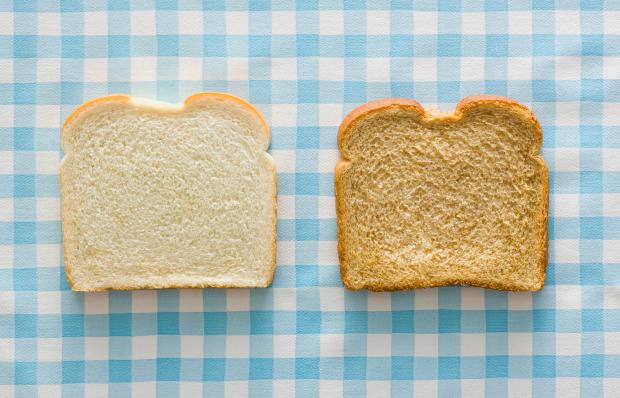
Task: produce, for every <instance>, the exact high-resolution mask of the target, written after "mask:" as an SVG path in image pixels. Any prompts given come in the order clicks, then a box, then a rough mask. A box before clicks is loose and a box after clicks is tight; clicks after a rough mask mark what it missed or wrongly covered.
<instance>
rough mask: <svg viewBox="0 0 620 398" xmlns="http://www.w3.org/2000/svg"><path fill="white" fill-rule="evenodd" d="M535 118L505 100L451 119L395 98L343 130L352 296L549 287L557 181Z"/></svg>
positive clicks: (346, 267)
mask: <svg viewBox="0 0 620 398" xmlns="http://www.w3.org/2000/svg"><path fill="white" fill-rule="evenodd" d="M541 143H542V130H541V128H540V125H539V123H538V122H537V120H536V118H535V117H534V115H533V114H532V113H531V112H530V111H529V109H528V108H526V107H525V106H524V105H521V104H519V103H517V102H515V101H512V100H510V99H507V98H503V97H497V96H489V95H484V96H476V97H468V98H465V99H463V100H462V101H461V102H460V103H459V104H458V106H457V108H456V110H455V111H454V113H452V114H445V115H432V114H429V113H427V112H425V111H424V109H423V108H422V107H421V106H420V104H419V103H417V102H416V101H412V100H406V99H384V100H379V101H374V102H370V103H368V104H365V105H363V106H361V107H359V108H357V109H355V110H353V111H352V112H351V113H350V114H349V115H348V116H347V117H346V118H345V120H344V121H343V122H342V124H341V126H340V129H339V132H338V145H339V148H340V154H341V160H340V162H339V163H338V165H337V166H336V172H335V191H336V208H337V218H338V254H339V258H340V271H341V276H342V280H343V282H344V284H345V286H346V287H347V288H349V289H353V290H356V289H363V288H366V289H369V290H377V291H381V290H404V289H412V288H423V287H432V286H443V285H453V284H461V285H472V286H480V287H486V288H492V289H501V290H539V289H541V288H542V287H543V285H544V282H545V272H546V264H547V208H548V196H549V194H548V192H549V179H548V172H547V167H546V165H545V162H544V160H543V158H542V156H541V155H540V154H539V150H540V146H541Z"/></svg>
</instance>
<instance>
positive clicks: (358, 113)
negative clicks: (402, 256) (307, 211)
mask: <svg viewBox="0 0 620 398" xmlns="http://www.w3.org/2000/svg"><path fill="white" fill-rule="evenodd" d="M489 104H493V105H497V106H498V107H502V108H507V109H511V110H513V111H515V112H517V113H518V114H520V115H521V116H522V117H523V118H524V119H526V120H528V121H529V122H530V123H531V124H532V125H533V126H534V131H535V134H536V137H535V138H536V141H535V145H534V147H533V148H532V156H533V157H534V158H535V159H536V160H537V161H538V163H539V164H540V165H541V167H542V168H543V169H544V173H545V175H546V176H548V175H549V173H548V169H547V165H546V163H545V161H544V159H543V157H542V156H541V155H540V153H539V151H540V147H541V145H542V128H541V127H540V123H539V122H538V120H537V119H536V117H535V116H534V114H533V113H532V112H531V111H530V109H529V108H527V107H526V106H525V105H523V104H521V103H520V102H518V101H515V100H513V99H510V98H506V97H502V96H498V95H488V94H483V95H475V96H469V97H465V98H463V99H462V100H461V101H460V102H459V103H458V104H457V106H456V109H455V110H454V112H453V113H451V114H441V115H434V114H431V113H429V112H427V111H426V110H425V109H424V108H423V107H422V106H421V105H420V103H419V102H417V101H415V100H410V99H404V98H385V99H380V100H376V101H371V102H368V103H366V104H363V105H361V106H359V107H357V108H355V109H354V110H352V111H351V112H350V113H349V114H348V115H347V116H346V117H345V118H344V120H343V121H342V123H341V124H340V127H339V129H338V147H339V149H340V155H341V160H339V161H338V163H337V164H336V169H335V172H334V185H335V187H334V192H335V195H336V219H337V224H338V258H339V259H340V276H341V278H342V282H343V284H344V286H345V287H346V288H347V289H350V290H360V289H368V290H370V291H377V292H380V291H394V290H409V289H418V288H429V287H440V286H448V285H459V284H463V285H467V286H477V287H483V288H489V289H497V290H508V291H538V290H541V289H542V288H543V287H544V284H545V278H546V269H547V256H548V241H547V217H548V208H549V179H548V177H547V179H546V180H545V184H544V187H543V189H544V197H545V198H546V200H545V202H544V206H543V209H542V214H541V219H542V220H541V222H544V228H542V236H541V238H540V242H541V243H540V247H539V251H540V252H541V253H542V254H543V255H542V256H541V258H542V260H541V263H540V264H539V268H538V269H539V277H538V283H537V285H536V286H534V287H533V288H531V289H524V288H520V287H516V286H512V285H509V284H506V285H502V284H496V283H493V282H487V281H466V282H464V281H462V280H458V279H454V280H449V281H446V282H444V283H430V284H416V283H413V282H411V281H405V282H402V283H400V284H399V285H398V286H394V285H393V284H387V283H380V282H379V283H374V282H373V283H372V284H366V285H364V286H359V287H358V286H353V285H352V284H351V283H350V281H349V278H348V275H347V273H348V263H347V259H346V258H345V248H346V239H347V238H346V231H345V230H346V228H345V220H346V217H345V215H344V200H345V197H344V193H343V192H342V191H341V185H342V184H341V182H342V175H343V173H344V170H345V168H346V167H347V165H348V163H349V161H348V160H349V159H348V158H347V156H346V154H344V153H343V142H344V140H345V139H346V138H347V136H348V134H349V132H350V131H351V130H352V127H353V126H354V125H355V124H356V123H357V122H358V121H360V120H361V119H362V118H364V117H366V116H368V115H369V114H370V113H373V112H380V111H382V110H386V109H388V108H390V107H399V108H406V109H410V110H414V111H417V112H419V113H420V116H421V118H422V119H423V120H425V121H427V122H429V123H454V122H456V121H458V120H460V119H462V118H463V116H464V114H465V113H466V112H467V111H468V110H470V109H472V108H475V107H476V106H478V105H489Z"/></svg>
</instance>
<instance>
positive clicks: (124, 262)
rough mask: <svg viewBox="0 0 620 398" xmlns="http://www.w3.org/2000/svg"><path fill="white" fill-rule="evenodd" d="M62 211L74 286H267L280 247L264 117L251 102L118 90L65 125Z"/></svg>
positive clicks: (80, 288)
mask: <svg viewBox="0 0 620 398" xmlns="http://www.w3.org/2000/svg"><path fill="white" fill-rule="evenodd" d="M61 138H62V139H61V141H62V148H63V150H64V158H63V160H62V162H61V166H60V176H61V186H60V191H61V213H62V233H63V241H64V255H65V269H66V274H67V279H68V281H69V284H70V286H71V288H72V289H73V290H77V291H99V290H105V289H153V288H185V287H265V286H268V285H269V284H270V283H271V281H272V278H273V274H274V271H275V250H276V206H277V202H276V173H275V164H274V162H273V159H272V158H271V156H269V154H268V153H267V152H266V151H267V148H268V146H269V126H268V125H267V123H266V122H265V119H264V118H263V117H262V116H261V114H260V113H259V112H258V111H257V110H256V109H255V108H254V107H253V106H252V105H250V104H249V103H247V102H246V101H244V100H242V99H240V98H237V97H234V96H232V95H228V94H221V93H200V94H196V95H193V96H191V97H188V98H187V99H186V100H185V103H184V104H183V105H182V106H173V105H167V104H162V103H156V102H148V101H140V100H133V99H131V98H130V97H128V96H125V95H114V96H108V97H103V98H99V99H96V100H93V101H90V102H87V103H85V104H83V105H82V106H81V107H79V108H78V109H77V110H76V111H74V112H73V113H72V114H71V115H70V116H69V117H68V118H67V120H66V122H65V124H64V127H63V130H62V137H61Z"/></svg>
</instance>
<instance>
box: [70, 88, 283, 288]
mask: <svg viewBox="0 0 620 398" xmlns="http://www.w3.org/2000/svg"><path fill="white" fill-rule="evenodd" d="M203 98H217V99H219V100H223V101H231V102H234V103H236V104H238V105H241V106H243V107H244V108H246V109H248V110H249V111H251V113H252V114H253V115H254V116H255V117H256V119H257V121H258V122H259V123H260V124H261V126H262V127H263V130H264V133H265V136H266V142H267V145H269V142H270V128H269V124H268V123H267V120H266V119H265V118H264V116H263V115H262V113H261V112H260V111H259V110H258V109H257V108H256V107H255V106H254V105H252V104H251V103H249V102H248V101H246V100H244V99H243V98H240V97H237V96H235V95H232V94H228V93H221V92H199V93H195V94H192V95H190V96H189V97H187V98H185V100H184V101H183V106H182V107H181V108H178V110H177V109H175V108H174V107H173V106H170V109H173V110H176V111H178V112H184V111H186V110H187V107H188V106H189V105H190V104H191V103H193V102H195V101H197V100H200V99H203ZM116 101H118V102H126V103H127V106H136V105H135V104H133V103H132V97H130V96H128V95H126V94H112V95H106V96H103V97H98V98H94V99H92V100H89V101H86V102H84V103H83V104H82V105H80V106H78V107H77V108H76V109H75V110H74V111H73V112H72V113H71V114H70V115H69V116H68V117H67V118H66V119H65V121H64V123H63V126H62V130H61V143H62V142H64V138H66V137H67V134H68V126H69V125H70V124H71V123H73V122H74V121H75V120H76V119H77V118H78V117H79V116H81V115H82V114H83V113H84V112H85V111H87V110H89V109H91V108H93V107H95V106H97V105H101V104H104V103H110V102H116ZM61 146H62V144H61ZM64 149H65V148H63V150H64ZM266 150H267V148H265V151H266ZM65 157H66V154H65ZM65 157H63V159H61V161H60V167H59V178H60V186H61V187H62V184H63V167H62V164H63V160H64V158H65ZM271 165H272V168H271V169H272V176H273V204H274V205H273V237H272V239H271V241H272V243H271V252H272V256H271V257H272V261H271V268H270V278H269V280H267V281H266V283H264V284H262V285H252V286H249V285H243V284H238V285H233V284H219V283H195V284H192V283H190V284H175V283H170V284H167V283H163V284H149V283H145V284H143V285H136V284H123V283H122V282H120V283H116V284H114V286H104V287H100V288H96V289H86V288H82V287H79V286H77V285H76V282H75V279H74V278H73V276H72V267H71V264H69V261H68V257H67V247H66V244H63V258H64V269H65V274H66V277H67V282H68V284H69V287H70V288H71V289H72V290H73V291H77V292H101V291H106V290H139V289H184V288H201V289H202V288H261V287H268V286H269V285H271V283H272V282H273V278H274V275H275V270H276V246H277V238H278V233H277V228H278V217H277V211H278V201H277V197H278V193H277V177H276V166H275V162H273V161H272V162H271ZM61 192H62V190H61ZM63 200H67V199H63V198H62V195H61V212H60V219H61V229H62V235H63V242H65V233H66V230H67V224H66V223H65V211H64V206H62V201H63Z"/></svg>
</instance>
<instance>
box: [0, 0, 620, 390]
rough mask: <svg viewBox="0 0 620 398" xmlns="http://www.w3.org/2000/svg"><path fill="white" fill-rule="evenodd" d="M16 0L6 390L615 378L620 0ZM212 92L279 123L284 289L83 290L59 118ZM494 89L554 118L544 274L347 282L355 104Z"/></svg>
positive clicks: (6, 168)
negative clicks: (340, 161) (533, 279)
mask: <svg viewBox="0 0 620 398" xmlns="http://www.w3.org/2000/svg"><path fill="white" fill-rule="evenodd" d="M11 3H12V2H2V3H0V396H3V397H4V396H7V397H8V396H13V395H15V396H18V397H26V396H32V395H34V394H36V393H40V394H41V395H44V396H47V397H54V396H60V395H62V396H72V397H80V396H89V397H94V396H105V395H110V396H115V397H123V396H130V395H132V396H136V397H146V396H151V395H157V396H162V397H164V396H165V397H171V396H176V395H184V396H198V395H201V394H203V393H205V394H209V395H212V396H220V395H228V396H234V397H238V396H246V395H250V396H256V397H262V396H268V395H277V396H291V395H293V394H297V395H299V396H318V395H319V394H320V395H321V396H325V397H329V396H341V395H346V396H355V397H358V396H363V395H365V394H367V395H370V396H377V397H378V396H389V395H391V396H394V397H400V396H411V395H412V394H416V395H419V396H432V395H440V396H446V397H453V396H458V395H463V396H482V395H487V396H493V397H499V396H505V395H510V396H515V397H523V396H528V395H530V394H534V395H536V396H551V395H557V396H562V397H570V396H579V395H581V396H601V395H603V394H604V393H606V394H607V396H618V394H620V392H619V391H620V288H619V284H620V2H617V1H614V0H605V1H581V2H580V1H577V0H557V1H555V2H553V1H535V2H531V3H534V4H535V6H537V7H540V8H537V9H531V8H530V7H531V4H530V2H520V1H515V0H504V1H497V2H495V1H492V2H489V1H486V2H485V1H482V0H478V1H473V2H467V3H468V5H467V7H465V6H462V7H461V6H460V5H459V2H458V1H455V0H440V1H420V2H416V3H415V5H414V6H411V5H410V4H409V3H408V2H405V1H392V2H388V1H378V2H374V1H372V2H371V1H368V2H364V1H351V2H349V1H347V2H345V3H344V4H342V3H341V2H335V3H332V2H329V1H325V0H318V1H300V2H298V4H297V5H295V4H294V3H289V2H285V1H277V0H274V1H272V2H270V1H259V2H258V1H257V2H253V3H252V4H251V5H250V6H249V9H250V10H249V11H248V9H247V8H246V5H244V4H242V2H239V1H231V2H224V1H223V0H222V1H217V2H208V3H209V4H208V5H205V6H206V7H211V8H209V9H201V8H196V6H197V4H196V3H194V2H191V1H188V0H179V1H178V2H167V1H153V0H137V1H134V2H131V5H130V6H128V7H127V6H126V5H125V4H122V3H123V2H117V1H114V2H110V3H109V4H108V5H106V4H105V2H103V1H96V0H93V1H80V0H77V1H67V2H62V3H63V4H62V8H58V7H59V6H58V5H57V4H56V2H54V1H47V0H40V1H24V2H15V4H11ZM524 5H526V7H524ZM106 7H107V8H106ZM204 90H207V91H225V92H230V93H233V94H235V95H238V96H241V97H243V98H246V99H248V100H250V101H251V102H253V103H254V104H256V105H257V107H258V108H259V109H260V110H261V111H262V112H263V113H264V114H265V116H266V118H267V119H268V120H269V122H270V124H271V126H272V138H271V147H270V153H271V154H272V156H273V157H274V159H275V161H276V163H277V169H278V190H279V198H278V205H279V214H278V215H279V220H278V254H277V264H278V267H277V272H276V276H275V279H274V283H273V285H272V286H271V287H270V288H268V289H260V290H246V289H242V290H217V289H206V290H164V291H135V292H109V293H107V292H106V293H97V294H82V293H74V292H72V291H71V290H69V288H68V286H67V282H66V280H65V275H64V272H63V268H62V265H63V264H62V256H61V234H60V221H59V197H58V196H59V193H58V175H57V170H58V163H59V159H60V156H61V152H60V147H59V135H60V132H59V126H60V125H61V123H62V120H63V119H64V118H65V117H66V116H67V115H68V114H69V113H70V112H71V111H72V109H74V108H75V107H76V106H77V105H78V104H80V103H81V102H83V101H85V100H88V99H91V98H93V97H97V96H101V95H106V94H109V93H117V92H122V93H128V94H131V95H134V96H139V97H146V98H150V99H157V100H162V101H169V102H180V101H182V100H183V98H185V97H186V96H188V95H190V94H192V93H195V92H197V91H204ZM478 93H492V94H499V95H505V96H509V97H512V98H515V99H517V100H519V101H522V102H524V103H526V104H528V105H529V106H531V108H532V110H533V111H534V113H535V114H536V115H537V116H538V118H539V120H540V123H541V124H542V127H543V131H544V143H543V149H542V153H543V155H544V157H545V159H546V161H547V164H548V166H549V177H550V210H549V266H548V272H547V286H546V287H545V289H544V290H543V291H541V292H539V293H533V294H532V293H507V292H499V291H491V290H484V289H478V288H466V287H446V288H439V289H427V290H419V291H410V292H399V293H368V292H364V291H362V292H348V291H346V290H345V289H344V288H343V286H342V284H341V281H340V277H339V269H338V259H337V253H336V220H335V210H334V193H333V169H334V165H335V162H336V160H337V157H338V151H337V147H336V132H337V126H338V124H339V123H340V121H341V120H342V118H343V116H344V115H345V114H346V113H347V112H348V111H349V110H351V109H352V108H354V107H355V106H357V105H359V104H361V103H364V102H366V101H368V100H372V99H376V98H382V97H409V98H415V99H417V100H419V101H420V102H422V103H423V104H425V105H427V106H433V107H438V108H440V109H441V110H443V111H450V110H452V109H453V108H454V106H455V104H456V103H457V102H458V100H459V99H460V98H462V97H464V96H467V95H471V94H478Z"/></svg>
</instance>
